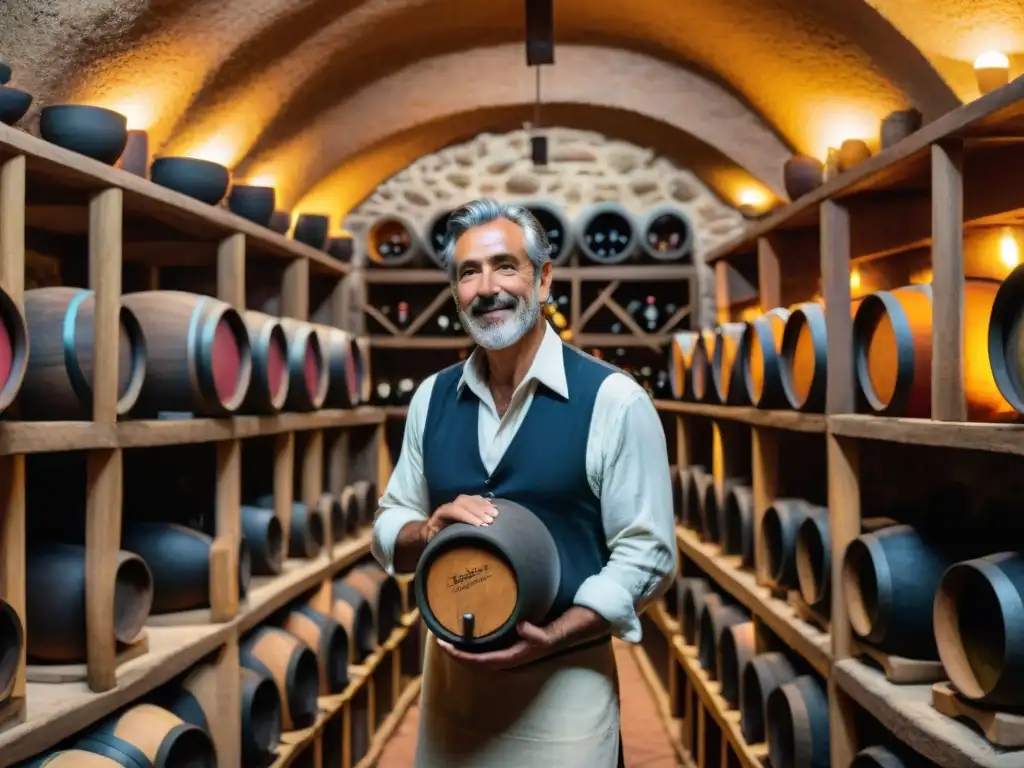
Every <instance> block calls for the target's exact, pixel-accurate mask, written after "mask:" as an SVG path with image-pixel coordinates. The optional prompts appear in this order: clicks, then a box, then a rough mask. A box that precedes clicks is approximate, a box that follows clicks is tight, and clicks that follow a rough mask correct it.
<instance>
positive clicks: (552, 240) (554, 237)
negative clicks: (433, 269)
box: [441, 200, 575, 267]
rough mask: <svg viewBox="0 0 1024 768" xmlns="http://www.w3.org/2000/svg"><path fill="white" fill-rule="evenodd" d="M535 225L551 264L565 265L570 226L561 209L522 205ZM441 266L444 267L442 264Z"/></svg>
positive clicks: (532, 202) (571, 244)
mask: <svg viewBox="0 0 1024 768" xmlns="http://www.w3.org/2000/svg"><path fill="white" fill-rule="evenodd" d="M522 206H523V207H524V208H525V209H526V210H528V211H529V212H530V213H531V214H533V217H534V218H535V219H537V223H538V224H540V225H541V227H542V228H543V229H544V234H546V235H547V237H548V244H549V245H550V246H551V257H550V258H551V263H552V264H554V265H555V266H556V267H557V266H560V265H562V264H565V263H566V262H567V261H568V260H569V255H570V254H571V253H572V251H573V247H574V246H575V241H574V240H573V234H574V233H573V229H572V224H571V223H570V222H569V220H568V219H567V218H566V217H565V213H563V211H562V208H561V207H560V206H558V205H556V204H554V203H552V202H550V201H547V200H528V201H526V202H524V203H522ZM441 266H444V265H443V264H442V265H441Z"/></svg>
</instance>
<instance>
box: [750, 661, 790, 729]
mask: <svg viewBox="0 0 1024 768" xmlns="http://www.w3.org/2000/svg"><path fill="white" fill-rule="evenodd" d="M740 675H741V678H742V679H741V681H740V730H741V731H743V738H745V739H746V740H747V743H748V744H762V743H763V742H764V740H765V708H766V706H767V704H768V697H769V696H770V695H771V693H772V691H774V690H775V689H776V688H778V687H779V686H780V685H782V684H783V683H788V682H789V681H790V680H794V679H796V671H795V670H794V669H793V665H792V664H790V663H789V659H787V658H786V657H785V656H784V655H782V654H781V653H777V652H774V651H773V652H771V653H762V654H759V655H757V656H755V657H754V658H752V659H751V660H750V661H749V662H747V666H746V667H744V669H743V671H742V672H741V673H740Z"/></svg>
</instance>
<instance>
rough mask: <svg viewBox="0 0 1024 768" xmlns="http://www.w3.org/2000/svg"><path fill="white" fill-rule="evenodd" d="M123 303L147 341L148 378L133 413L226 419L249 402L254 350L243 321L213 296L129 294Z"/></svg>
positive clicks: (179, 292)
mask: <svg viewBox="0 0 1024 768" xmlns="http://www.w3.org/2000/svg"><path fill="white" fill-rule="evenodd" d="M121 301H122V303H123V304H124V306H126V307H127V308H128V309H129V310H130V311H131V312H132V313H133V314H134V315H135V317H136V318H137V319H138V321H139V325H140V327H141V328H142V334H143V336H144V337H145V339H146V376H145V379H144V381H143V384H142V392H141V393H140V395H139V401H138V403H137V404H136V408H135V409H134V410H133V415H134V414H136V412H138V413H140V414H144V415H153V414H154V413H158V412H161V411H169V412H190V413H194V414H196V415H197V416H228V415H230V414H232V413H234V412H236V411H237V410H238V409H239V408H240V407H241V405H242V402H243V401H244V400H245V394H246V392H247V390H248V389H249V380H250V378H251V377H252V351H251V348H250V346H249V334H248V332H247V331H246V328H245V323H243V322H242V317H241V315H239V313H238V312H236V311H235V310H234V309H232V308H231V306H229V305H228V304H226V303H224V302H223V301H219V300H218V299H215V298H212V297H210V296H199V295H197V294H194V293H185V292H183V291H142V292H140V293H128V294H125V295H124V296H122V297H121Z"/></svg>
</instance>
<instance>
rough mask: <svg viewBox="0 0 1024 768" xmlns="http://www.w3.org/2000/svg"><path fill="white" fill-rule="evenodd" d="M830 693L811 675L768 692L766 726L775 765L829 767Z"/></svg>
mask: <svg viewBox="0 0 1024 768" xmlns="http://www.w3.org/2000/svg"><path fill="white" fill-rule="evenodd" d="M828 717H829V716H828V695H827V694H826V693H825V688H824V687H823V686H822V684H821V683H820V682H818V679H817V678H815V677H812V676H811V675H801V676H800V677H797V678H795V679H794V680H791V681H790V682H788V683H784V684H783V685H780V686H779V687H778V688H776V689H775V690H774V691H772V692H771V693H770V694H769V695H768V702H767V705H766V706H765V728H766V730H767V733H768V755H769V757H770V758H771V761H772V768H829V766H830V765H831V758H830V753H829V721H828Z"/></svg>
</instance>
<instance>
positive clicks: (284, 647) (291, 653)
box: [239, 627, 320, 731]
mask: <svg viewBox="0 0 1024 768" xmlns="http://www.w3.org/2000/svg"><path fill="white" fill-rule="evenodd" d="M239 651H240V653H239V658H240V659H241V662H242V666H243V667H246V668H247V669H251V670H253V671H255V672H259V673H260V674H263V675H267V676H268V677H270V678H272V679H273V681H274V684H275V685H276V686H277V691H278V694H279V695H280V697H281V727H282V728H283V729H284V730H285V731H295V730H299V729H301V728H308V727H309V726H311V725H312V724H313V723H314V722H315V721H316V713H317V695H318V694H319V691H320V667H319V665H318V664H317V661H316V654H314V653H313V651H311V650H310V649H309V646H307V645H306V644H305V643H304V642H303V641H302V640H300V639H299V638H297V637H295V636H294V635H292V634H290V633H288V632H285V631H284V630H283V629H277V628H276V627H261V628H259V629H257V630H255V631H254V632H253V633H252V634H251V635H249V637H247V638H246V639H245V640H243V641H242V642H241V644H240V647H239Z"/></svg>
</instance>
